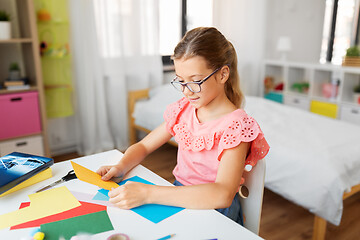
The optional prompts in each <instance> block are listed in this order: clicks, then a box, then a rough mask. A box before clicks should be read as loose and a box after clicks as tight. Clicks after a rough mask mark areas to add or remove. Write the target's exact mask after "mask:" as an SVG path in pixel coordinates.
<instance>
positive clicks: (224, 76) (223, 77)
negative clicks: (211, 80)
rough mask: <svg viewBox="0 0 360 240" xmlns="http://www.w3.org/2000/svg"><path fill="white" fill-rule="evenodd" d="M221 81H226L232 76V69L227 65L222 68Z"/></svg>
mask: <svg viewBox="0 0 360 240" xmlns="http://www.w3.org/2000/svg"><path fill="white" fill-rule="evenodd" d="M220 74H221V75H220V82H221V83H226V81H227V80H228V79H229V76H230V69H229V67H228V66H227V65H225V66H223V67H222V68H221V69H220Z"/></svg>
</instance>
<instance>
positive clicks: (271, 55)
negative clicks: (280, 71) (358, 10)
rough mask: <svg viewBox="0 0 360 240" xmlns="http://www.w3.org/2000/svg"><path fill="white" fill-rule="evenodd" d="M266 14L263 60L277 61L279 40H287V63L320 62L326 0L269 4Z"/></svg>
mask: <svg viewBox="0 0 360 240" xmlns="http://www.w3.org/2000/svg"><path fill="white" fill-rule="evenodd" d="M266 12H267V14H266V15H267V16H266V32H267V33H266V38H265V58H266V59H279V58H280V56H281V54H280V53H279V52H278V51H277V50H276V44H277V41H278V38H279V37H280V36H289V37H290V40H291V45H292V50H291V51H290V52H289V53H288V55H287V59H288V60H291V61H299V62H319V58H320V48H321V41H322V34H323V22H324V14H325V0H303V1H298V0H269V1H268V4H267V10H266Z"/></svg>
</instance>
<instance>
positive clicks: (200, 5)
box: [159, 0, 213, 64]
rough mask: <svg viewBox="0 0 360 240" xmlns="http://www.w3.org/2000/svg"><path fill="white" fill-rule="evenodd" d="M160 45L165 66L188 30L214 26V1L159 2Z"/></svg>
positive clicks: (172, 0) (165, 0) (175, 0)
mask: <svg viewBox="0 0 360 240" xmlns="http://www.w3.org/2000/svg"><path fill="white" fill-rule="evenodd" d="M159 4H160V6H159V14H160V16H159V21H160V26H159V33H160V34H159V43H160V54H161V55H162V56H163V62H164V64H170V55H172V54H173V51H174V48H175V46H176V44H177V43H178V42H179V41H180V39H181V38H182V36H183V35H184V34H185V32H186V31H187V30H190V29H192V28H195V27H199V26H212V24H213V23H212V19H213V17H212V7H213V0H171V1H169V0H159Z"/></svg>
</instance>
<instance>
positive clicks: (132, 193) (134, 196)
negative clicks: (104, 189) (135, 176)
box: [109, 181, 151, 209]
mask: <svg viewBox="0 0 360 240" xmlns="http://www.w3.org/2000/svg"><path fill="white" fill-rule="evenodd" d="M150 187H151V185H148V184H144V183H138V182H131V181H128V182H126V183H125V184H124V185H122V186H120V187H117V188H114V189H112V190H111V191H110V192H109V197H110V199H109V202H111V203H112V204H114V205H115V206H117V207H119V208H122V209H131V208H134V207H138V206H141V205H144V204H146V203H148V202H147V196H149V194H148V193H149V191H150Z"/></svg>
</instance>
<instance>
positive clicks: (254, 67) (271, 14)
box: [214, 0, 325, 95]
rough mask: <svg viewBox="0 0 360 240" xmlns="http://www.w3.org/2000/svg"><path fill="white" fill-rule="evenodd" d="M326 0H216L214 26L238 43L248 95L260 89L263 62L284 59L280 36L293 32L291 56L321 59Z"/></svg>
mask: <svg viewBox="0 0 360 240" xmlns="http://www.w3.org/2000/svg"><path fill="white" fill-rule="evenodd" d="M324 14H325V0H303V1H298V0H251V1H248V0H215V1H214V26H215V27H217V28H218V29H219V30H220V31H221V32H222V33H223V34H224V35H225V36H226V37H227V38H228V39H229V40H230V41H231V42H232V43H233V44H234V46H235V48H236V51H237V54H238V61H239V67H238V69H239V74H240V79H241V87H242V90H243V92H244V93H245V94H247V95H258V94H259V93H260V91H259V90H260V85H259V84H262V79H260V72H261V69H262V68H261V62H262V61H263V60H264V59H280V57H281V54H280V53H279V52H278V51H277V50H276V43H277V40H278V38H279V37H280V36H289V37H290V40H291V43H292V50H291V52H289V53H288V55H287V59H288V60H291V61H301V62H318V61H319V58H320V47H321V39H322V33H323V20H324Z"/></svg>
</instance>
